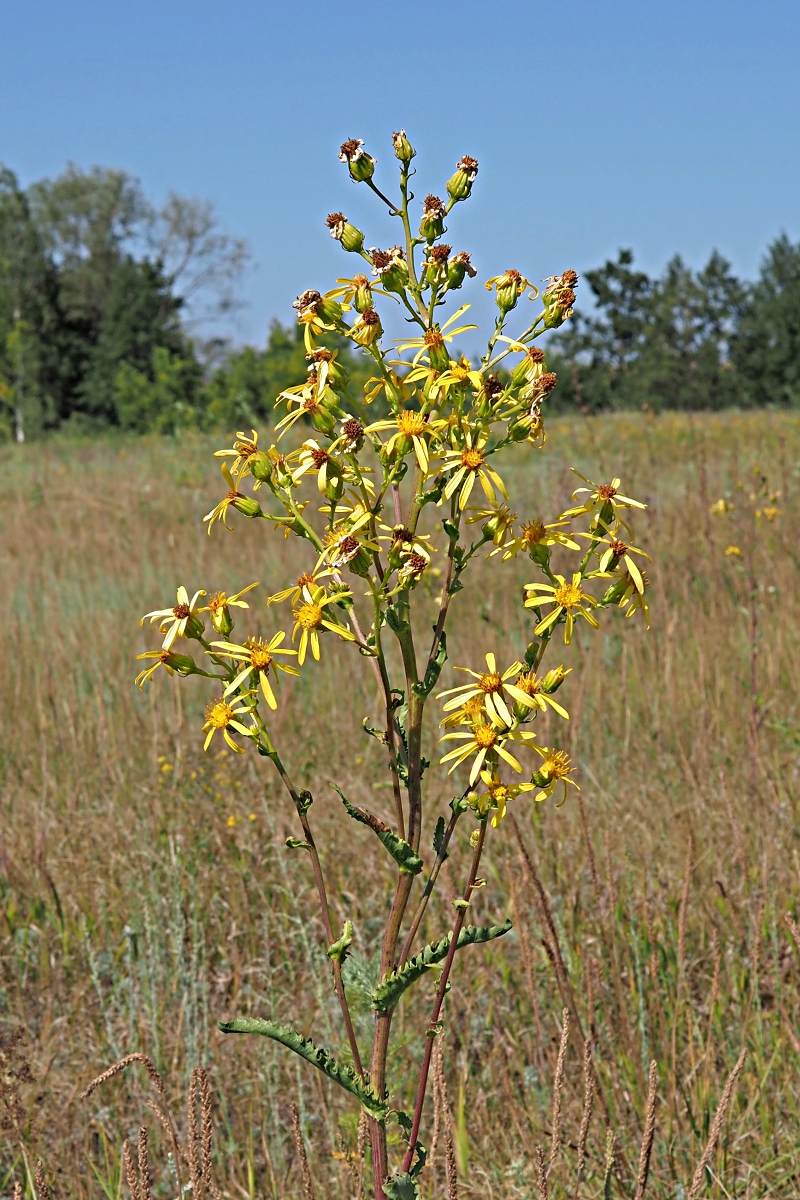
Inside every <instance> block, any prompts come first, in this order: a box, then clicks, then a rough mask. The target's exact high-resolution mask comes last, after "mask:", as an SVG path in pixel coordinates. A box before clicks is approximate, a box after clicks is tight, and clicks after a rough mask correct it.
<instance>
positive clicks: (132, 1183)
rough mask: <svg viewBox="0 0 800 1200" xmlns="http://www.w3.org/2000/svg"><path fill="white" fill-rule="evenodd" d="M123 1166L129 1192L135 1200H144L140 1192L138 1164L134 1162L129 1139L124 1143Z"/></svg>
mask: <svg viewBox="0 0 800 1200" xmlns="http://www.w3.org/2000/svg"><path fill="white" fill-rule="evenodd" d="M122 1165H123V1167H124V1169H125V1178H126V1179H127V1181H128V1190H129V1191H130V1194H131V1196H132V1197H133V1200H142V1196H141V1192H140V1191H139V1176H138V1174H137V1171H136V1163H135V1162H134V1161H133V1151H132V1150H131V1148H130V1145H129V1143H128V1140H127V1138H126V1140H125V1141H124V1142H123V1143H122Z"/></svg>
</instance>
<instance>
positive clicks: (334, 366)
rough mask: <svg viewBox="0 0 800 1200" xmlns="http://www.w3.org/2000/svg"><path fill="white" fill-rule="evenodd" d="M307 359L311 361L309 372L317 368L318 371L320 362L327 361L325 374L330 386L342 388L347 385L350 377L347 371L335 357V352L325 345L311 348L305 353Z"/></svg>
mask: <svg viewBox="0 0 800 1200" xmlns="http://www.w3.org/2000/svg"><path fill="white" fill-rule="evenodd" d="M306 359H307V361H309V362H310V363H311V366H309V368H308V370H309V372H311V371H313V370H315V369H316V370H317V372H319V365H320V363H327V369H326V375H327V379H328V381H329V383H330V384H331V387H335V388H336V387H339V388H343V387H346V386H347V382H348V380H349V378H350V375H349V372H347V371H346V370H345V369H344V367H343V366H342V365H341V363H339V362H338V361H337V359H336V352H335V351H334V350H329V349H328V348H327V346H317V348H316V350H312V351H311V353H310V354H307V355H306Z"/></svg>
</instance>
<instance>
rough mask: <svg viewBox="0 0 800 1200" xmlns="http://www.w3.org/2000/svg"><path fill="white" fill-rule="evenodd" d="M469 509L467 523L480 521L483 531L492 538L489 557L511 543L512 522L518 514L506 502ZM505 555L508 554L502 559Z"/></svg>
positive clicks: (473, 523)
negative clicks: (492, 548)
mask: <svg viewBox="0 0 800 1200" xmlns="http://www.w3.org/2000/svg"><path fill="white" fill-rule="evenodd" d="M470 511H471V512H472V516H471V517H467V524H468V525H476V524H478V523H479V522H480V525H481V528H482V531H483V533H484V534H486V535H487V536H488V537H491V539H492V543H493V545H494V550H492V551H490V553H489V558H493V557H494V555H495V554H499V553H500V551H501V550H506V549H507V548H508V547H509V546H511V545H513V542H514V522H515V521H516V519H517V517H518V516H519V514H518V513H515V512H512V511H511V509H510V508H509V507H508V505H507V504H490V505H489V506H488V507H487V508H474V509H471V510H470ZM506 557H510V555H504V556H503V561H505V559H506Z"/></svg>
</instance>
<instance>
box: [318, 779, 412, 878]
mask: <svg viewBox="0 0 800 1200" xmlns="http://www.w3.org/2000/svg"><path fill="white" fill-rule="evenodd" d="M333 786H334V788H335V789H336V791H337V792H338V793H339V795H340V796H341V798H342V803H343V804H344V806H345V808H346V809H347V811H348V813H349V815H350V816H351V817H352V818H353V820H354V821H360V823H361V824H362V825H368V826H369V827H370V829H372V830H373V831H374V832H375V833H377V835H378V837H379V839H380V840H381V841H382V842H383V844H384V846H385V847H386V849H387V850H388V851H389V853H390V854H391V856H392V858H393V859H394V861H395V862H396V863H397V865H398V867H399V868H400V870H401V871H402V873H403V874H404V875H419V873H420V871H421V870H422V859H421V858H420V856H419V855H418V854H417V853H416V851H414V850H412V849H411V847H410V846H409V844H408V842H404V841H403V839H402V838H401V837H398V836H397V834H396V833H393V832H392V830H391V829H390V828H389V826H388V825H387V824H385V822H383V821H382V820H381V819H380V817H376V816H374V815H373V814H372V813H371V812H368V811H367V809H366V808H357V807H356V805H355V804H351V803H350V801H349V800H348V799H347V797H346V796H345V794H344V792H343V791H342V789H341V788H340V787H337V785H336V784H334V785H333Z"/></svg>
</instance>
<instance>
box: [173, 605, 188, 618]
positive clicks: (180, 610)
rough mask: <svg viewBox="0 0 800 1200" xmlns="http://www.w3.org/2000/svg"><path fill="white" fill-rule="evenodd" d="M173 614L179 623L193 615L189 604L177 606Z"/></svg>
mask: <svg viewBox="0 0 800 1200" xmlns="http://www.w3.org/2000/svg"><path fill="white" fill-rule="evenodd" d="M172 612H173V615H174V616H176V617H177V618H178V620H179V621H183V620H185V619H186V617H190V616H191V615H192V610H191V609H190V608H189V605H188V604H176V605H175V607H174V608H173V610H172Z"/></svg>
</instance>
